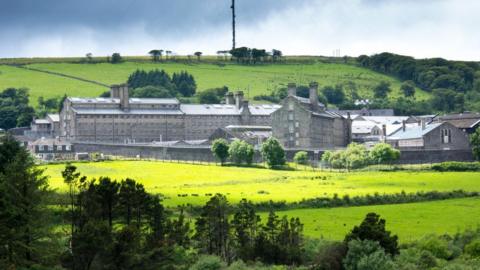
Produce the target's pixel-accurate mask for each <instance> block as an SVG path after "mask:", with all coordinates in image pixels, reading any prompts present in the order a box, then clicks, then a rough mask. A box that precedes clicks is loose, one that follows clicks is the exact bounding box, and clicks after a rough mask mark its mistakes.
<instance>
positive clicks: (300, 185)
mask: <svg viewBox="0 0 480 270" xmlns="http://www.w3.org/2000/svg"><path fill="white" fill-rule="evenodd" d="M75 165H76V166H77V167H78V171H80V172H81V173H82V174H83V175H86V176H88V177H90V178H94V177H95V178H98V177H100V176H109V177H111V178H112V179H117V180H121V179H124V178H126V177H130V178H133V179H135V180H137V181H139V182H141V183H142V184H144V185H145V187H146V189H147V190H148V191H149V192H152V193H161V194H163V195H164V196H165V197H166V199H165V204H166V205H169V206H177V205H179V204H186V203H190V204H194V205H200V204H203V203H205V202H206V201H207V200H208V199H209V196H207V195H206V194H215V193H222V194H225V195H227V197H228V198H229V200H230V201H231V202H233V203H236V202H238V201H239V200H240V199H242V198H248V199H249V200H252V201H257V202H259V201H269V200H274V201H287V202H293V201H299V200H301V199H304V198H314V197H324V196H329V197H331V196H334V194H338V195H339V196H343V195H346V194H348V195H349V196H355V195H366V194H371V195H373V194H374V193H376V192H378V193H380V194H383V193H399V192H401V191H405V192H407V193H409V192H417V191H433V190H436V191H451V190H455V189H463V190H465V191H480V173H476V172H462V173H459V172H445V173H439V172H431V171H399V172H380V171H371V172H350V173H338V172H328V171H320V172H319V171H316V172H312V171H278V170H269V169H260V168H243V167H221V166H215V165H192V164H182V163H168V162H155V161H110V162H97V163H77V164H75ZM64 167H65V165H63V164H56V165H48V166H46V171H45V173H46V174H47V175H49V176H50V185H51V186H52V187H54V188H56V189H58V191H60V192H63V191H65V190H66V186H65V184H64V183H63V180H62V178H61V171H62V170H63V169H64ZM181 195H183V196H184V197H179V196H181Z"/></svg>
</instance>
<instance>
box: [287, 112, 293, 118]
mask: <svg viewBox="0 0 480 270" xmlns="http://www.w3.org/2000/svg"><path fill="white" fill-rule="evenodd" d="M288 120H293V113H292V112H289V113H288Z"/></svg>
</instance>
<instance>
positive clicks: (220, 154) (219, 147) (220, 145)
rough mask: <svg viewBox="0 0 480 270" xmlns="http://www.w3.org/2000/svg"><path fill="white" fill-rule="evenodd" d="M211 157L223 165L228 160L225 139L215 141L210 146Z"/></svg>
mask: <svg viewBox="0 0 480 270" xmlns="http://www.w3.org/2000/svg"><path fill="white" fill-rule="evenodd" d="M211 150H212V153H213V155H214V156H215V157H216V158H217V159H218V160H220V163H221V164H222V165H223V164H224V163H225V161H227V158H228V142H227V141H226V140H225V139H216V140H215V141H213V144H212V148H211Z"/></svg>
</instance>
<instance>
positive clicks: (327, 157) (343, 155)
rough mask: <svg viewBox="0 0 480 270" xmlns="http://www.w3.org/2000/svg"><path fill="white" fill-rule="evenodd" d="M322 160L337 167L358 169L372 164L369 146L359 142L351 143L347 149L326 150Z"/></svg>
mask: <svg viewBox="0 0 480 270" xmlns="http://www.w3.org/2000/svg"><path fill="white" fill-rule="evenodd" d="M322 161H324V162H326V163H327V164H329V165H330V166H332V167H333V168H336V169H358V168H362V167H365V166H367V165H368V164H370V158H369V155H368V151H367V148H365V146H364V145H361V144H357V143H351V144H349V145H348V147H347V149H345V150H338V151H335V152H330V151H326V152H325V153H324V154H323V156H322Z"/></svg>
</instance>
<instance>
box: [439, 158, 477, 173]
mask: <svg viewBox="0 0 480 270" xmlns="http://www.w3.org/2000/svg"><path fill="white" fill-rule="evenodd" d="M432 170H434V171H439V172H447V171H451V172H467V171H470V172H478V171H480V162H458V161H448V162H442V163H437V164H433V165H432Z"/></svg>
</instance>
